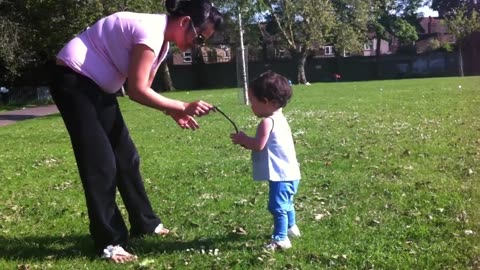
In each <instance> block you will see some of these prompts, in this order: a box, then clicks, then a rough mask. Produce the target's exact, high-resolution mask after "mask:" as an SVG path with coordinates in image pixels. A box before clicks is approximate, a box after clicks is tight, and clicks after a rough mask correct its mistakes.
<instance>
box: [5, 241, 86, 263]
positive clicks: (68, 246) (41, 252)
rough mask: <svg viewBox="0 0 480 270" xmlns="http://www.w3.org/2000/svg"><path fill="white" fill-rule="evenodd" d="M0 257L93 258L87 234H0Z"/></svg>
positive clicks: (40, 258) (36, 258)
mask: <svg viewBox="0 0 480 270" xmlns="http://www.w3.org/2000/svg"><path fill="white" fill-rule="evenodd" d="M0 243H2V244H1V245H0V258H2V259H5V260H29V259H31V260H51V259H61V258H75V257H90V258H91V259H93V258H95V252H94V251H93V244H92V241H91V238H90V236H89V235H76V236H74V235H72V236H64V237H62V236H39V237H36V236H27V237H11V238H9V237H5V236H0Z"/></svg>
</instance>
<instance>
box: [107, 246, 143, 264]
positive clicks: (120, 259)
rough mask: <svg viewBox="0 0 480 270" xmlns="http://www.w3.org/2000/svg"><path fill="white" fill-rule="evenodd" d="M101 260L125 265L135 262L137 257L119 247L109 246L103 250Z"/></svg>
mask: <svg viewBox="0 0 480 270" xmlns="http://www.w3.org/2000/svg"><path fill="white" fill-rule="evenodd" d="M102 259H108V260H110V261H112V262H114V263H126V262H133V261H136V260H137V256H136V255H133V254H130V253H128V252H126V251H125V250H124V249H123V248H122V247H121V246H118V245H117V246H112V245H109V246H107V247H106V248H105V249H104V250H103V254H102Z"/></svg>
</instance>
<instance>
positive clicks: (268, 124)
mask: <svg viewBox="0 0 480 270" xmlns="http://www.w3.org/2000/svg"><path fill="white" fill-rule="evenodd" d="M272 128H273V120H272V119H271V118H269V117H267V118H264V119H262V121H261V122H260V124H258V127H257V134H256V135H255V137H249V136H247V135H246V134H245V133H243V132H242V131H241V132H239V133H233V134H231V135H230V137H231V138H232V142H233V143H234V144H240V145H241V146H243V147H244V148H246V149H249V150H252V151H262V150H263V148H265V145H266V144H267V141H268V138H269V137H270V132H271V131H272Z"/></svg>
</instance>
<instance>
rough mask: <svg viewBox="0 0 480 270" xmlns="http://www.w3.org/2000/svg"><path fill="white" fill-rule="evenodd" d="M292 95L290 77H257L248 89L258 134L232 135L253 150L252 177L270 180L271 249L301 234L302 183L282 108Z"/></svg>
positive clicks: (285, 246) (287, 245) (282, 246)
mask: <svg viewBox="0 0 480 270" xmlns="http://www.w3.org/2000/svg"><path fill="white" fill-rule="evenodd" d="M291 96H292V88H291V86H290V84H289V82H288V80H287V78H285V77H283V76H281V75H279V74H277V73H275V72H272V71H267V72H265V73H263V74H261V75H260V76H259V77H257V78H256V79H254V80H253V81H252V82H251V83H250V85H249V88H248V98H249V100H250V103H251V108H252V111H253V113H254V114H255V115H256V116H257V117H259V118H261V119H262V120H261V121H260V123H259V124H258V127H257V132H256V135H255V137H250V136H248V135H246V134H245V133H244V132H239V133H234V134H231V135H230V137H231V139H232V142H233V143H234V144H239V145H241V146H242V147H244V148H246V149H249V150H252V164H253V179H254V180H259V181H269V199H268V210H269V211H270V213H271V214H272V215H273V221H274V229H273V234H272V240H271V242H270V243H269V244H267V246H266V247H267V248H268V249H272V250H275V249H288V248H291V247H292V244H291V242H290V239H289V236H290V237H298V236H300V230H299V229H298V227H297V225H296V223H295V209H294V205H293V196H294V195H295V194H296V193H297V189H298V184H299V182H300V168H299V165H298V162H297V158H296V153H295V146H294V143H293V138H292V132H291V131H290V126H289V125H288V122H287V119H286V118H285V116H284V115H283V113H282V108H283V107H285V106H286V105H287V102H288V101H289V100H290V98H291Z"/></svg>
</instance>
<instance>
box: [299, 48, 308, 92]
mask: <svg viewBox="0 0 480 270" xmlns="http://www.w3.org/2000/svg"><path fill="white" fill-rule="evenodd" d="M307 56H308V50H307V48H306V46H302V49H301V50H300V52H298V51H297V60H298V61H297V70H298V74H297V80H298V84H307V85H308V84H309V82H308V81H307V76H305V63H306V62H307Z"/></svg>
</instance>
